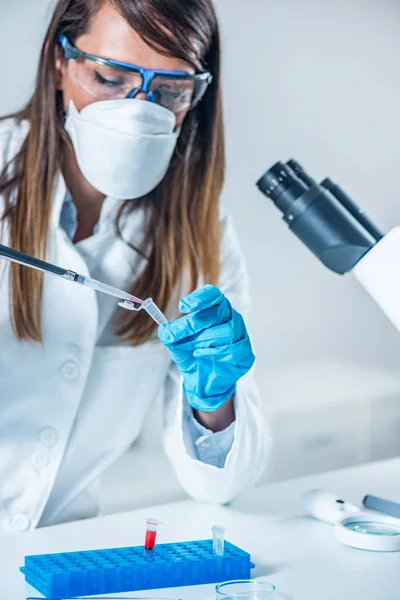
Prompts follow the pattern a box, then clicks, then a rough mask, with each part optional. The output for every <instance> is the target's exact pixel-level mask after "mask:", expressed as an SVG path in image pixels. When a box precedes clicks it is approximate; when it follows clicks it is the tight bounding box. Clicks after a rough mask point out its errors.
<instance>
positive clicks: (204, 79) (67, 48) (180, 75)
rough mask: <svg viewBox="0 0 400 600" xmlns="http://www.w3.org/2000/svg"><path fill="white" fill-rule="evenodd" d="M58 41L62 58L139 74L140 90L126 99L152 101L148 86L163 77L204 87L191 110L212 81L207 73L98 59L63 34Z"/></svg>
mask: <svg viewBox="0 0 400 600" xmlns="http://www.w3.org/2000/svg"><path fill="white" fill-rule="evenodd" d="M59 41H60V44H61V47H62V49H63V51H64V56H65V58H66V59H67V60H69V59H73V60H74V59H75V60H76V59H77V58H84V59H87V60H91V61H93V62H95V63H97V64H98V65H103V66H105V67H112V68H114V69H118V70H120V71H125V72H130V73H139V74H140V75H141V77H142V86H141V87H140V88H138V87H137V88H133V89H132V90H131V91H130V92H129V94H128V95H127V98H135V96H137V94H139V93H140V92H143V93H145V94H146V95H147V96H148V97H147V99H148V100H150V101H152V100H153V98H152V93H151V91H150V85H151V83H152V81H153V79H154V78H155V77H163V78H165V79H175V80H177V79H178V80H179V79H181V80H183V81H194V82H198V83H200V84H203V86H204V92H203V93H202V94H201V96H200V98H198V99H197V100H195V102H194V105H193V106H191V108H194V106H195V105H196V104H198V102H200V100H201V99H202V97H203V96H204V94H205V92H206V90H207V87H208V86H209V85H210V84H211V82H212V80H213V76H212V75H211V73H209V72H208V71H204V72H202V73H196V74H194V75H191V74H189V73H185V72H184V71H162V70H154V69H145V68H144V67H139V66H137V65H131V64H129V63H124V62H120V61H118V60H113V59H111V58H100V57H99V56H94V55H92V54H88V53H87V52H83V51H82V50H78V48H75V46H74V45H73V44H71V42H70V41H69V39H68V38H67V36H66V35H64V34H62V35H60V37H59Z"/></svg>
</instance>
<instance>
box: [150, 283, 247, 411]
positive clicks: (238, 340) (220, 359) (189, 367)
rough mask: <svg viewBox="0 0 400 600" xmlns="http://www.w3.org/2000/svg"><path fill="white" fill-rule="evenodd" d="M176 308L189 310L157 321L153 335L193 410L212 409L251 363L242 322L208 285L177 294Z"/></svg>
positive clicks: (229, 395) (215, 290) (238, 315)
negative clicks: (174, 369)
mask: <svg viewBox="0 0 400 600" xmlns="http://www.w3.org/2000/svg"><path fill="white" fill-rule="evenodd" d="M179 310H180V311H181V312H182V313H188V314H187V315H185V316H183V317H181V318H180V319H177V320H176V321H172V322H171V323H169V324H168V325H161V326H160V328H159V330H158V336H159V338H160V340H161V342H162V343H163V344H164V345H165V346H166V348H168V350H169V351H170V353H171V356H172V359H173V360H174V362H175V363H176V364H177V365H178V367H179V370H180V371H181V373H182V375H183V387H184V391H185V393H186V397H187V399H188V402H189V404H190V405H191V406H192V408H194V409H196V410H202V411H206V412H212V411H215V410H217V409H218V408H220V407H221V406H222V405H223V404H224V403H225V402H226V401H227V400H228V399H229V398H230V397H231V396H232V395H233V394H234V393H235V389H236V382H237V381H238V380H239V379H240V378H241V377H242V376H243V375H245V374H246V373H247V372H248V371H249V370H250V369H251V367H252V366H253V364H254V360H255V356H254V354H253V351H252V348H251V343H250V338H249V335H248V333H247V329H246V326H245V324H244V321H243V318H242V316H241V315H240V314H239V313H238V312H236V310H234V309H233V308H232V306H231V304H230V302H229V301H228V300H227V298H225V296H224V295H223V294H222V292H220V290H219V289H218V288H216V287H214V286H213V285H206V286H205V287H204V288H202V289H201V290H196V291H195V292H193V293H192V294H190V295H189V296H186V297H185V298H182V300H181V301H180V303H179Z"/></svg>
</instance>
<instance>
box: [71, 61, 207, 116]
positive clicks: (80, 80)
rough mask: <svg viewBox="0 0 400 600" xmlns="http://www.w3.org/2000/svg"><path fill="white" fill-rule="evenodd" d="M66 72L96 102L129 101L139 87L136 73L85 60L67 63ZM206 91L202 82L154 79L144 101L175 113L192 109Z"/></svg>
mask: <svg viewBox="0 0 400 600" xmlns="http://www.w3.org/2000/svg"><path fill="white" fill-rule="evenodd" d="M68 72H69V75H70V77H71V79H72V81H73V82H74V83H75V84H76V85H78V86H79V87H80V88H81V89H82V90H83V91H84V92H86V93H87V94H89V95H90V96H91V97H92V98H94V99H95V100H99V101H100V100H122V99H124V98H127V97H132V98H133V97H135V95H136V94H137V93H139V92H140V90H141V88H142V85H143V80H142V76H141V74H140V73H139V72H134V71H123V70H122V69H115V68H113V67H111V66H106V65H100V64H97V63H95V62H93V61H91V60H88V59H77V60H69V62H68ZM207 87H208V84H207V82H206V81H202V80H191V79H172V78H170V77H163V76H160V75H157V76H156V77H155V78H154V79H153V81H152V82H151V84H150V89H149V92H148V100H151V101H153V102H155V103H156V104H159V105H160V106H163V107H165V108H167V109H168V110H170V111H171V112H173V113H179V112H182V111H185V110H190V109H191V108H193V107H194V106H195V105H196V104H197V103H198V102H199V101H200V100H201V98H202V97H203V96H204V93H205V91H206V90H207Z"/></svg>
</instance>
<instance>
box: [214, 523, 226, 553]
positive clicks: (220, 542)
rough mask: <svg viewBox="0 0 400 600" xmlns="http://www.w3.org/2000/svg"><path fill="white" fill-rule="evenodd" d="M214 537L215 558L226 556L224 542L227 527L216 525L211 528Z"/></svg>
mask: <svg viewBox="0 0 400 600" xmlns="http://www.w3.org/2000/svg"><path fill="white" fill-rule="evenodd" d="M211 531H212V536H213V550H214V554H215V556H223V555H224V541H225V527H221V525H214V527H212V528H211Z"/></svg>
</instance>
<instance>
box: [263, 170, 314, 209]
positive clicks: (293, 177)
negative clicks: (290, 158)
mask: <svg viewBox="0 0 400 600" xmlns="http://www.w3.org/2000/svg"><path fill="white" fill-rule="evenodd" d="M257 186H258V188H259V190H260V191H261V192H262V193H263V194H264V195H265V196H267V197H268V198H270V199H271V200H272V202H273V203H274V204H275V205H276V207H277V208H279V210H281V211H282V212H283V213H284V214H285V213H286V212H287V211H288V210H290V209H291V207H292V206H293V204H294V203H295V202H296V200H297V199H298V198H300V196H302V195H303V194H304V192H306V191H307V190H308V186H307V185H306V183H305V182H304V181H302V180H301V178H300V177H298V176H297V174H296V173H295V171H294V170H293V169H292V168H291V167H290V166H289V164H283V163H281V162H278V163H276V164H275V165H274V166H273V167H271V169H269V170H268V171H267V172H266V173H264V175H263V176H262V177H261V179H259V180H258V182H257Z"/></svg>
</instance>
